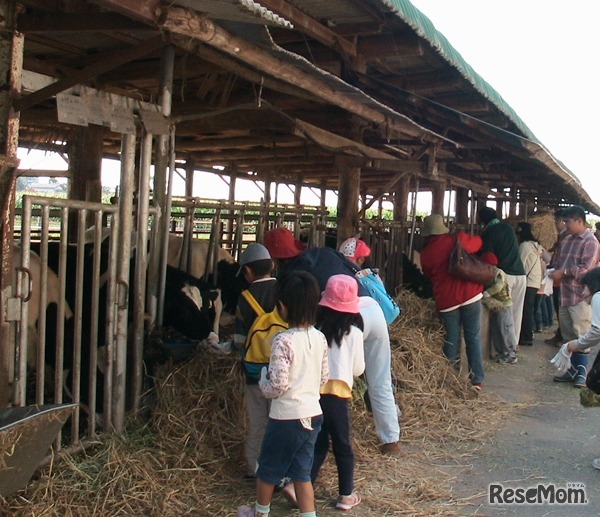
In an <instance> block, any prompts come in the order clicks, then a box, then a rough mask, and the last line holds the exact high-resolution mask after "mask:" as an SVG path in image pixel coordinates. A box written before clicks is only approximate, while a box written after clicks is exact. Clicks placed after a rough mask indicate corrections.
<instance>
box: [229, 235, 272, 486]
mask: <svg viewBox="0 0 600 517" xmlns="http://www.w3.org/2000/svg"><path fill="white" fill-rule="evenodd" d="M272 272H273V260H271V255H270V254H269V251H268V250H267V248H265V247H264V246H263V245H262V244H257V243H252V244H249V245H248V247H247V248H246V249H245V250H244V251H243V252H242V254H241V255H240V270H239V272H238V275H239V274H240V273H241V274H243V275H244V278H245V279H246V281H247V282H248V283H249V284H250V287H249V288H248V291H249V292H250V294H252V296H253V297H254V298H255V299H256V301H257V302H258V303H259V304H260V306H261V307H262V309H263V310H264V311H265V312H269V311H272V310H273V309H274V308H275V284H276V282H277V280H276V279H275V278H273V277H272V276H271V274H272ZM256 316H257V314H256V312H255V311H254V309H253V308H252V307H251V306H250V303H249V302H248V300H247V299H246V298H245V297H244V296H243V295H242V296H240V298H239V300H238V304H237V309H236V313H235V333H234V336H233V343H234V347H235V348H236V349H237V350H238V351H241V350H243V349H244V346H245V344H246V338H247V336H248V331H249V330H250V328H251V327H252V323H253V322H254V320H255V319H256ZM244 373H245V378H246V387H245V391H244V401H245V403H246V411H247V413H248V432H247V435H246V443H245V444H244V456H245V458H246V475H247V476H249V477H256V465H257V462H258V454H259V452H260V446H261V444H262V440H263V436H264V434H265V429H266V428H267V422H268V421H269V407H270V405H271V404H270V401H269V400H268V399H266V398H265V397H264V396H263V394H262V393H261V391H260V388H259V387H258V379H256V378H254V377H253V376H252V375H250V374H249V373H248V372H247V371H244Z"/></svg>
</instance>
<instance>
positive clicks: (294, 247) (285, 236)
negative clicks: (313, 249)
mask: <svg viewBox="0 0 600 517" xmlns="http://www.w3.org/2000/svg"><path fill="white" fill-rule="evenodd" d="M263 244H264V245H265V248H267V249H268V250H269V253H270V254H271V257H272V258H274V259H288V258H294V257H297V256H298V255H300V253H302V252H303V251H304V245H303V244H302V243H301V242H300V241H299V240H297V239H296V238H294V234H293V233H292V232H291V231H289V230H288V229H287V228H274V229H273V230H269V231H268V232H266V233H265V236H264V238H263Z"/></svg>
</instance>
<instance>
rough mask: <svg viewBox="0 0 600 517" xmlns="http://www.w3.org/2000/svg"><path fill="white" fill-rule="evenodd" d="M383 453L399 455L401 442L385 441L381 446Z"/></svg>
mask: <svg viewBox="0 0 600 517" xmlns="http://www.w3.org/2000/svg"><path fill="white" fill-rule="evenodd" d="M380 449H381V454H385V455H387V456H397V455H398V454H400V451H401V449H400V442H391V443H384V444H383V445H382V446H381V447H380Z"/></svg>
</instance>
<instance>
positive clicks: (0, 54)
mask: <svg viewBox="0 0 600 517" xmlns="http://www.w3.org/2000/svg"><path fill="white" fill-rule="evenodd" d="M16 13H17V2H15V1H14V0H8V1H4V2H0V206H1V207H2V222H1V224H0V226H1V235H0V262H1V268H0V407H6V406H8V405H9V403H10V401H11V398H12V394H11V382H12V380H13V376H14V350H15V339H14V338H15V336H14V332H13V329H14V323H11V322H10V321H8V320H9V319H11V318H8V317H7V316H8V313H7V305H8V304H9V303H10V302H9V300H10V299H11V298H13V297H14V292H13V285H12V268H13V263H12V255H13V253H12V248H13V226H14V222H15V189H16V181H17V177H16V169H17V164H18V160H17V146H18V138H19V113H15V112H14V111H13V109H12V102H13V100H14V99H16V98H17V96H18V92H19V91H20V89H21V84H20V82H21V76H22V70H23V44H24V39H23V35H22V34H21V33H19V32H17V31H16Z"/></svg>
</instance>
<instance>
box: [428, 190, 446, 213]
mask: <svg viewBox="0 0 600 517" xmlns="http://www.w3.org/2000/svg"><path fill="white" fill-rule="evenodd" d="M445 188H446V185H445V184H444V183H442V182H441V181H436V182H435V183H434V184H433V188H432V189H431V212H432V213H435V214H440V215H442V216H443V215H444V196H445V194H446V190H445Z"/></svg>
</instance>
